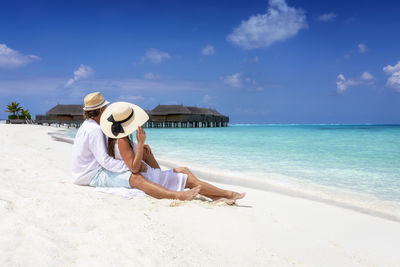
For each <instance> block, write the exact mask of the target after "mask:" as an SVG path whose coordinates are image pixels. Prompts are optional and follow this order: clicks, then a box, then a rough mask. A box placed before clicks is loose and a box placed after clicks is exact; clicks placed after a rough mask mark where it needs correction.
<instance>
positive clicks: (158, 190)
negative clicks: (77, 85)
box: [72, 92, 200, 200]
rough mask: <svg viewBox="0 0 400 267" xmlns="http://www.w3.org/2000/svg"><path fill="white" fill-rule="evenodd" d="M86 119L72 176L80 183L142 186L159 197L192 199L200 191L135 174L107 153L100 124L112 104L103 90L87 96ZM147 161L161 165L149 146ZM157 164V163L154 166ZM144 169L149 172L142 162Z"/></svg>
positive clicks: (77, 138)
mask: <svg viewBox="0 0 400 267" xmlns="http://www.w3.org/2000/svg"><path fill="white" fill-rule="evenodd" d="M84 103H85V107H84V108H83V110H84V117H85V121H84V122H83V124H82V125H81V127H80V128H79V130H78V132H77V134H76V136H75V140H74V147H73V156H72V176H73V177H74V179H75V181H74V183H75V184H77V185H90V186H102V187H125V188H138V189H140V190H142V191H145V192H146V193H147V194H148V195H151V196H154V197H156V198H172V199H181V200H191V199H193V198H194V197H195V196H196V195H197V194H198V192H199V190H200V186H197V185H194V186H192V187H196V188H193V189H191V190H189V191H182V192H173V191H169V190H167V189H166V188H164V187H162V186H159V185H157V184H154V183H152V182H150V181H148V180H146V179H145V178H144V177H143V176H142V175H141V174H139V173H137V174H134V173H132V172H131V171H130V170H129V169H128V167H127V166H126V165H125V163H124V161H122V160H118V159H115V158H112V157H110V156H109V155H108V153H107V147H106V140H105V136H104V134H103V132H102V130H101V127H100V118H101V115H102V113H103V112H104V110H105V109H106V107H107V104H109V102H108V101H106V100H105V99H104V97H103V96H102V95H101V93H99V92H95V93H91V94H88V95H87V96H86V97H85V99H84ZM145 154H146V155H145V156H144V160H145V161H146V158H147V159H148V160H147V161H148V163H149V165H150V166H151V167H153V168H159V165H158V163H157V161H156V160H155V159H154V157H153V156H152V153H151V150H150V147H148V146H147V145H146V153H145ZM152 165H153V166H152ZM142 166H143V167H141V170H140V171H141V172H142V171H146V169H144V168H145V165H144V164H143V165H142Z"/></svg>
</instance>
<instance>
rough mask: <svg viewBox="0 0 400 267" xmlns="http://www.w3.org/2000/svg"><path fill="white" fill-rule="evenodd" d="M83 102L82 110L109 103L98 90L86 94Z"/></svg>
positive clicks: (96, 107) (97, 107) (93, 108)
mask: <svg viewBox="0 0 400 267" xmlns="http://www.w3.org/2000/svg"><path fill="white" fill-rule="evenodd" d="M84 102H85V106H84V107H83V110H85V111H89V110H95V109H99V108H101V107H104V106H105V105H108V104H109V103H110V102H108V101H106V100H105V99H104V97H103V95H102V94H101V93H100V92H94V93H91V94H88V95H87V96H86V97H85V100H84Z"/></svg>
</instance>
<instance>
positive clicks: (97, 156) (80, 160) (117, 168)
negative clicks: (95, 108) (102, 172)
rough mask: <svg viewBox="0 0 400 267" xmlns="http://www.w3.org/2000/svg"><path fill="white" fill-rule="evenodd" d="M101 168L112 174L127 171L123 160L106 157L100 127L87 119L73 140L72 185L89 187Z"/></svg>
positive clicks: (103, 138) (104, 142)
mask: <svg viewBox="0 0 400 267" xmlns="http://www.w3.org/2000/svg"><path fill="white" fill-rule="evenodd" d="M101 167H103V168H104V169H107V170H109V171H112V172H122V171H127V170H129V169H128V167H127V166H126V165H125V163H124V161H123V160H120V159H114V158H112V157H110V156H109V155H108V153H107V147H106V139H105V136H104V134H103V132H102V131H101V128H100V125H99V124H97V122H96V121H94V120H92V119H87V120H85V121H84V122H83V123H82V125H81V127H80V128H79V130H78V132H77V133H76V136H75V140H74V147H73V152H72V176H73V177H74V179H75V181H74V183H75V184H78V185H89V184H90V181H91V180H92V178H93V177H94V176H95V175H96V173H97V171H98V170H99V169H100V168H101Z"/></svg>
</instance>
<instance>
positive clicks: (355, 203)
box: [49, 129, 400, 222]
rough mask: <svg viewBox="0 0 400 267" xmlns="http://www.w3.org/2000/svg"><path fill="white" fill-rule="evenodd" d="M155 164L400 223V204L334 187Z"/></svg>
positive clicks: (177, 164) (167, 161)
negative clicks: (179, 168)
mask: <svg viewBox="0 0 400 267" xmlns="http://www.w3.org/2000/svg"><path fill="white" fill-rule="evenodd" d="M62 132H66V130H61V129H60V130H59V131H57V132H54V133H51V132H50V133H49V135H51V136H52V138H54V139H55V140H57V141H60V142H66V143H69V144H73V142H74V139H73V138H72V137H68V136H65V135H63V134H62ZM158 161H159V163H160V165H162V166H164V167H166V168H168V169H172V168H176V167H180V166H187V167H189V168H190V169H191V171H192V172H193V173H194V174H195V175H196V176H197V177H200V178H201V179H205V180H207V181H210V182H217V183H220V184H229V185H236V186H242V187H245V188H252V189H258V190H265V191H269V192H275V193H279V194H283V195H286V196H291V197H298V198H304V199H309V200H312V201H317V202H321V203H325V204H328V205H333V206H337V207H342V208H346V209H350V210H353V211H357V212H360V213H364V214H369V215H372V216H377V217H380V218H384V219H388V220H392V221H395V222H400V203H397V202H394V201H387V200H382V199H379V198H376V197H374V196H372V195H367V194H363V193H360V192H356V191H350V190H345V189H340V188H335V187H328V186H322V185H319V184H315V183H301V184H300V183H296V184H295V183H294V182H287V181H286V182H284V181H279V179H282V178H284V177H282V175H276V176H277V177H274V179H271V178H272V177H269V178H270V179H268V180H265V179H261V178H257V177H255V176H253V177H251V176H248V174H241V173H237V172H233V171H229V170H220V169H210V168H204V167H203V166H200V165H195V164H194V163H192V162H183V161H181V160H175V159H174V160H172V159H168V158H161V157H160V158H158ZM279 176H280V177H279ZM243 177H246V178H243Z"/></svg>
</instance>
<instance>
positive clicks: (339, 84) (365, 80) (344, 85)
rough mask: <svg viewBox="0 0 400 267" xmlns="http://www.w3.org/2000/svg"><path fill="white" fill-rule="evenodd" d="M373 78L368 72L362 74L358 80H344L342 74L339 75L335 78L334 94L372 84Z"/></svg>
mask: <svg viewBox="0 0 400 267" xmlns="http://www.w3.org/2000/svg"><path fill="white" fill-rule="evenodd" d="M373 80H374V76H373V75H372V74H371V73H369V72H363V73H362V74H361V76H360V78H351V79H346V77H344V75H343V74H339V75H338V76H337V78H336V92H337V93H339V94H341V93H343V92H345V91H347V90H348V89H349V88H350V87H354V86H358V85H371V84H373Z"/></svg>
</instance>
